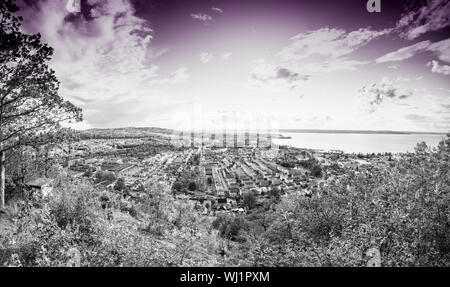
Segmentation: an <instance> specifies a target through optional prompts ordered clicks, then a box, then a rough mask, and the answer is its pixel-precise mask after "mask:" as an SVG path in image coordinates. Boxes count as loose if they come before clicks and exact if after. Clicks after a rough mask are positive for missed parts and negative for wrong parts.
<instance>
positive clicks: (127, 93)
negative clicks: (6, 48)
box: [22, 0, 186, 125]
mask: <svg viewBox="0 0 450 287" xmlns="http://www.w3.org/2000/svg"><path fill="white" fill-rule="evenodd" d="M66 2H67V1H65V0H64V1H63V0H60V1H41V2H36V3H34V4H33V6H22V14H26V15H29V17H24V19H25V22H24V24H23V26H22V28H23V29H24V30H25V31H27V32H36V31H35V29H39V32H40V33H41V34H42V39H43V41H44V42H47V43H49V44H50V46H52V47H53V48H54V56H53V59H52V60H51V62H50V66H51V67H52V68H53V69H54V70H55V72H56V75H57V77H58V79H59V80H60V81H61V87H60V94H61V95H62V96H63V97H64V98H66V99H69V100H71V101H73V102H74V103H75V104H77V105H80V106H81V107H82V108H83V113H84V118H85V120H86V121H87V123H88V124H90V125H95V124H99V125H110V124H112V123H114V122H116V123H118V122H119V121H120V120H124V121H126V122H128V123H133V122H137V123H140V122H142V121H145V120H146V119H147V118H148V116H149V112H148V107H151V106H156V105H157V104H158V103H160V104H161V105H164V104H165V103H167V102H168V101H167V100H165V99H163V98H161V96H160V94H159V92H158V91H157V90H156V89H155V87H157V86H158V85H161V84H167V85H171V84H177V83H180V82H183V81H185V80H186V70H184V74H183V73H182V72H183V70H181V71H176V72H175V73H174V74H173V75H169V76H161V75H160V73H159V67H158V66H157V65H155V64H153V63H152V62H151V60H152V59H153V58H154V56H155V55H154V53H153V52H152V50H151V48H150V44H151V41H152V37H153V36H152V33H153V30H152V29H151V27H150V25H149V23H148V22H147V21H146V20H143V19H141V18H138V17H136V16H135V15H134V12H135V11H134V8H133V6H132V5H131V4H130V2H129V1H127V0H121V1H112V0H111V1H106V0H90V1H89V2H88V4H90V5H91V6H90V7H91V9H90V10H89V11H88V12H87V13H86V14H83V13H77V14H72V13H70V12H69V11H68V10H67V9H66V7H65V6H66ZM183 75H184V76H183ZM108 119H109V121H110V122H108Z"/></svg>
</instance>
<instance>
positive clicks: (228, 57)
mask: <svg viewBox="0 0 450 287" xmlns="http://www.w3.org/2000/svg"><path fill="white" fill-rule="evenodd" d="M231 55H233V53H231V52H225V53H223V54H222V59H224V60H228V59H230V57H231Z"/></svg>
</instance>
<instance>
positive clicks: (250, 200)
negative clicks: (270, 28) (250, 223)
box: [242, 192, 256, 209]
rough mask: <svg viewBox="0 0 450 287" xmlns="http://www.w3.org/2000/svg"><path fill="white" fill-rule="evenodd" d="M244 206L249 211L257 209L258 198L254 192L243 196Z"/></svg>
mask: <svg viewBox="0 0 450 287" xmlns="http://www.w3.org/2000/svg"><path fill="white" fill-rule="evenodd" d="M242 197H243V199H242V204H243V205H244V206H245V207H247V208H248V209H253V208H255V207H256V197H255V195H254V194H253V192H247V193H244V195H243V196H242Z"/></svg>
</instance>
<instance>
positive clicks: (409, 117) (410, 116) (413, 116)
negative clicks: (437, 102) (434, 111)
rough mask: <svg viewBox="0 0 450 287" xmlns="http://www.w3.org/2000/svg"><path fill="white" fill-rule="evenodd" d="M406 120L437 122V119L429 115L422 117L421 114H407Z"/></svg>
mask: <svg viewBox="0 0 450 287" xmlns="http://www.w3.org/2000/svg"><path fill="white" fill-rule="evenodd" d="M405 119H407V120H410V121H414V122H430V121H435V120H436V119H435V118H433V117H430V116H428V115H420V114H407V115H405Z"/></svg>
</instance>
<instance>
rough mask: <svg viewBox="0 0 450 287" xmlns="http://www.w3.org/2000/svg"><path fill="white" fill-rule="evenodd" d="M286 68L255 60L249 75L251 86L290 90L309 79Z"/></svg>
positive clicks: (307, 76)
mask: <svg viewBox="0 0 450 287" xmlns="http://www.w3.org/2000/svg"><path fill="white" fill-rule="evenodd" d="M309 77H310V76H309V75H301V74H299V73H296V72H294V71H292V70H290V69H288V68H285V67H280V66H276V65H272V64H269V63H266V62H265V61H264V60H263V59H258V60H255V61H254V63H253V65H252V67H251V72H250V75H249V81H250V86H251V87H256V88H264V89H269V90H292V89H295V88H296V87H297V86H299V84H301V83H302V82H304V81H307V80H308V79H309Z"/></svg>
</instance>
